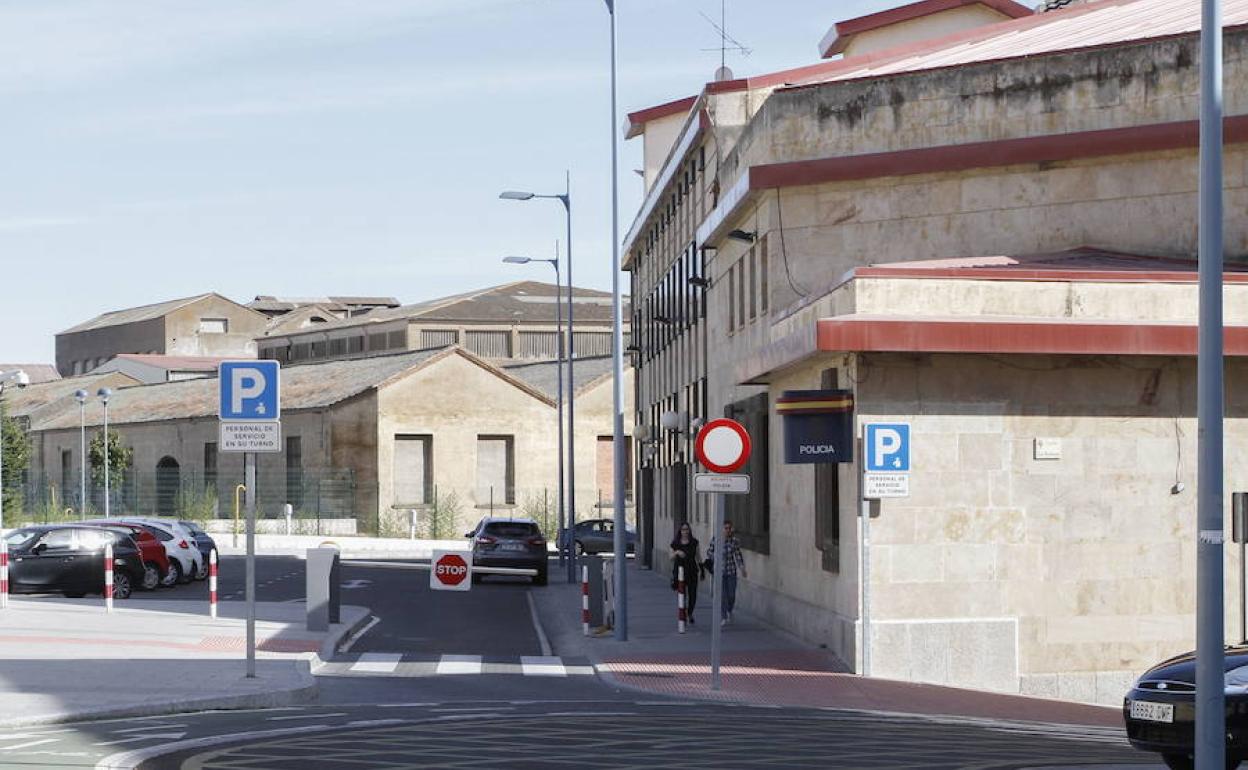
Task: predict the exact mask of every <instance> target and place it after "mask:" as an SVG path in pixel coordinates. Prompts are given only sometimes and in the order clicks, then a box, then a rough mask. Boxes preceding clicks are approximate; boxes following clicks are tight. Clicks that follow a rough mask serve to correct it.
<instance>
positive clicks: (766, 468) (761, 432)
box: [724, 393, 771, 553]
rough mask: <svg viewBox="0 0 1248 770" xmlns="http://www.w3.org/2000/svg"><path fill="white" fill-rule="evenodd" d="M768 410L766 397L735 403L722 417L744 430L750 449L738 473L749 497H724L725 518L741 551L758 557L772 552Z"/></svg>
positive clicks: (753, 397) (765, 395) (759, 396)
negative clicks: (747, 486) (746, 479)
mask: <svg viewBox="0 0 1248 770" xmlns="http://www.w3.org/2000/svg"><path fill="white" fill-rule="evenodd" d="M769 409H770V405H769V402H768V397H767V394H766V393H760V394H758V395H757V396H751V397H750V398H746V399H742V400H740V401H736V402H734V403H732V404H729V405H728V406H727V407H725V408H724V416H725V417H729V418H731V419H733V420H736V421H737V422H739V423H741V424H742V425H743V426H745V429H746V431H747V432H748V433H749V434H750V445H751V451H750V459H749V461H748V462H747V463H746V464H745V466H744V467H742V468H741V470H739V471H737V472H738V473H746V474H749V476H750V493H749V494H748V495H727V498H728V500H727V514H728V518H729V519H730V520H731V521H732V523H733V526H734V527H736V530H737V538H738V539H739V540H740V541H741V547H742V548H747V549H749V550H751V551H755V552H757V553H770V552H771V505H770V500H769V497H770V489H769V479H770V466H771V463H770V462H769V459H770V451H769V448H768V432H767V431H768V426H769Z"/></svg>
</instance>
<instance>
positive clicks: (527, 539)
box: [464, 517, 549, 586]
mask: <svg viewBox="0 0 1248 770" xmlns="http://www.w3.org/2000/svg"><path fill="white" fill-rule="evenodd" d="M464 537H470V538H472V567H473V573H472V581H473V582H474V583H479V582H480V581H481V574H479V573H478V572H477V571H476V568H477V567H506V568H511V569H531V570H536V572H537V574H536V575H533V576H532V578H533V583H534V584H535V585H539V586H544V585H546V563H547V560H548V558H549V554H548V553H547V548H546V536H545V535H543V534H542V528H541V527H540V526H539V525H538V523H537V522H536V521H533V520H532V519H497V518H488V517H487V518H484V519H482V520H481V521H480V522H478V523H477V526H476V528H475V529H473V530H472V531H471V532H468V533H466V534H465V535H464Z"/></svg>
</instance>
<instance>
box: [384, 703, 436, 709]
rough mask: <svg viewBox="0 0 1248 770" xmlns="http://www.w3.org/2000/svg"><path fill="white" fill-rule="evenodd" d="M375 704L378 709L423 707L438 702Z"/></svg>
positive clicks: (434, 704)
mask: <svg viewBox="0 0 1248 770" xmlns="http://www.w3.org/2000/svg"><path fill="white" fill-rule="evenodd" d="M376 705H377V708H379V709H413V708H425V707H427V706H436V705H438V704H437V703H436V702H433V701H430V702H428V703H378V704H376Z"/></svg>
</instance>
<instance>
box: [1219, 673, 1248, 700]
mask: <svg viewBox="0 0 1248 770" xmlns="http://www.w3.org/2000/svg"><path fill="white" fill-rule="evenodd" d="M1222 686H1223V689H1224V690H1225V691H1226V693H1227V694H1228V695H1245V694H1248V666H1240V667H1239V668H1233V669H1231V670H1230V671H1227V672H1226V676H1225V677H1223V678H1222Z"/></svg>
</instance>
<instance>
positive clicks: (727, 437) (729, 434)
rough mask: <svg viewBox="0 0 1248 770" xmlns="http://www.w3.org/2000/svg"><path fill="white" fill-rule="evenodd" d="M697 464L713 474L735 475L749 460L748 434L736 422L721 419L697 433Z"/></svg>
mask: <svg viewBox="0 0 1248 770" xmlns="http://www.w3.org/2000/svg"><path fill="white" fill-rule="evenodd" d="M693 450H694V452H695V453H696V454H697V456H698V462H700V463H702V465H703V466H704V467H705V468H706V469H707V470H708V471H711V472H713V473H735V472H736V471H737V470H739V469H740V468H741V466H742V465H745V463H746V461H747V460H749V459H750V434H749V433H748V432H746V430H745V426H744V425H742V424H741V423H739V422H737V421H736V420H729V419H727V418H725V417H721V418H720V419H718V420H711V421H710V422H708V423H707V424H706V425H705V426H704V427H703V428H702V430H700V431H698V439H697V441H696V442H695V443H694V445H693Z"/></svg>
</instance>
